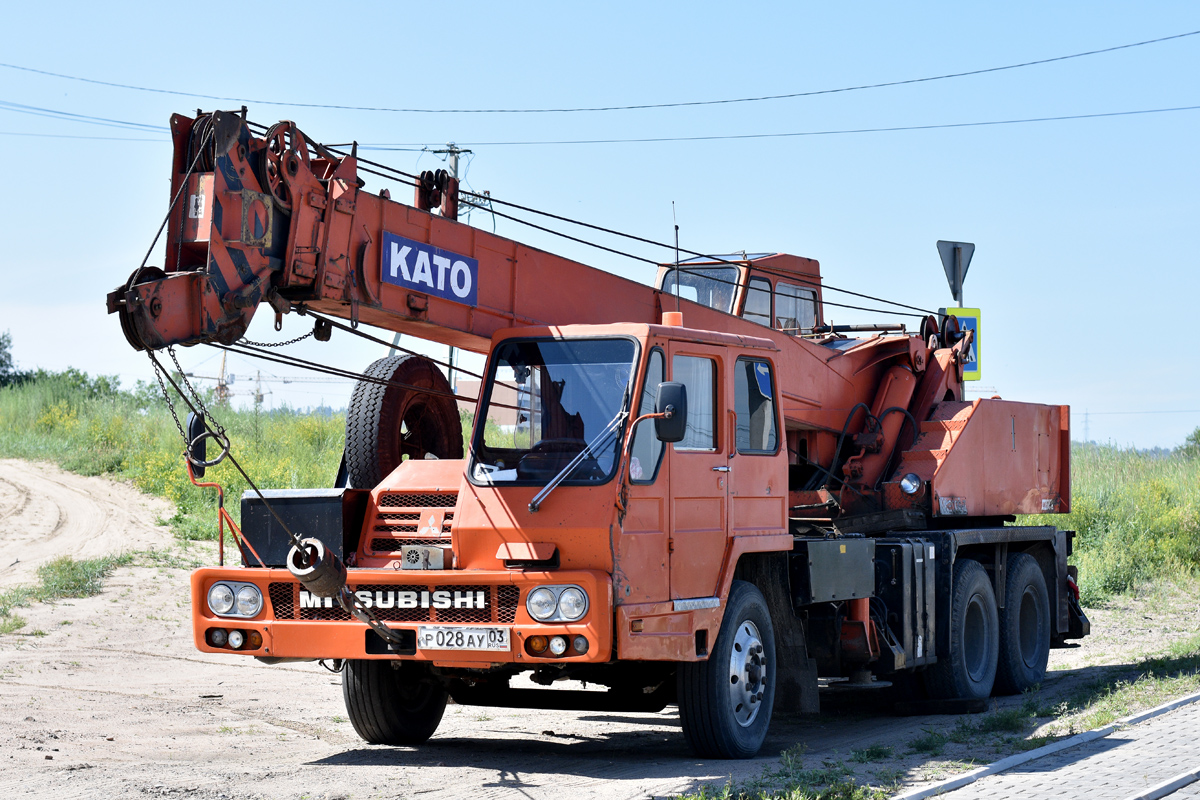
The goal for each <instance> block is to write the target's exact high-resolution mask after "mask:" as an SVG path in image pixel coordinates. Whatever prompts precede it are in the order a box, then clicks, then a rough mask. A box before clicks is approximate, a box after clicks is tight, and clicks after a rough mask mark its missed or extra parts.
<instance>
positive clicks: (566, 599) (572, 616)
mask: <svg viewBox="0 0 1200 800" xmlns="http://www.w3.org/2000/svg"><path fill="white" fill-rule="evenodd" d="M586 612H587V597H586V596H585V595H584V593H583V592H582V591H580V590H579V589H576V588H575V587H574V586H568V587H567V588H566V589H563V593H562V594H560V595H559V596H558V614H559V616H561V617H562V618H563V619H565V620H566V621H567V622H574V621H575V620H577V619H579V618H580V617H582V616H583V615H584V613H586Z"/></svg>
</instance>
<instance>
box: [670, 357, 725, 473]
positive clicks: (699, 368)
mask: <svg viewBox="0 0 1200 800" xmlns="http://www.w3.org/2000/svg"><path fill="white" fill-rule="evenodd" d="M671 376H672V378H671V379H672V380H675V381H678V382H679V383H682V384H683V385H684V386H686V387H687V407H688V408H687V432H686V433H685V434H684V436H683V439H682V440H681V441H678V442H676V443H675V449H676V450H716V449H717V424H716V423H717V365H716V363H714V362H713V360H712V359H711V358H699V357H697V356H674V357H673V358H672V359H671Z"/></svg>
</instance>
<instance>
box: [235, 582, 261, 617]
mask: <svg viewBox="0 0 1200 800" xmlns="http://www.w3.org/2000/svg"><path fill="white" fill-rule="evenodd" d="M261 610H262V592H260V591H259V590H258V587H257V586H243V587H242V588H240V589H238V593H237V613H239V614H241V615H242V616H243V617H253V616H254V615H255V614H257V613H258V612H259V611H261Z"/></svg>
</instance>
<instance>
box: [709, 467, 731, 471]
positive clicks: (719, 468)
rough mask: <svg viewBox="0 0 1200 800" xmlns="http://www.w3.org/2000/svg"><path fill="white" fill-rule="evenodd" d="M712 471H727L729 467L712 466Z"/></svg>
mask: <svg viewBox="0 0 1200 800" xmlns="http://www.w3.org/2000/svg"><path fill="white" fill-rule="evenodd" d="M713 472H729V467H713Z"/></svg>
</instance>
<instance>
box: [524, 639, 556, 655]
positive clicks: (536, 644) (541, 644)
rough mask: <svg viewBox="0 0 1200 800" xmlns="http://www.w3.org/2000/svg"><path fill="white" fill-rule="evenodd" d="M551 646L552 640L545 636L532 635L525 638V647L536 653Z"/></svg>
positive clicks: (542, 651)
mask: <svg viewBox="0 0 1200 800" xmlns="http://www.w3.org/2000/svg"><path fill="white" fill-rule="evenodd" d="M549 646H550V640H549V639H547V638H546V637H545V636H530V637H529V638H528V639H526V640H525V649H526V650H528V651H529V652H530V653H532V654H534V655H538V654H541V653H544V652H546V648H547V647H549Z"/></svg>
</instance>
